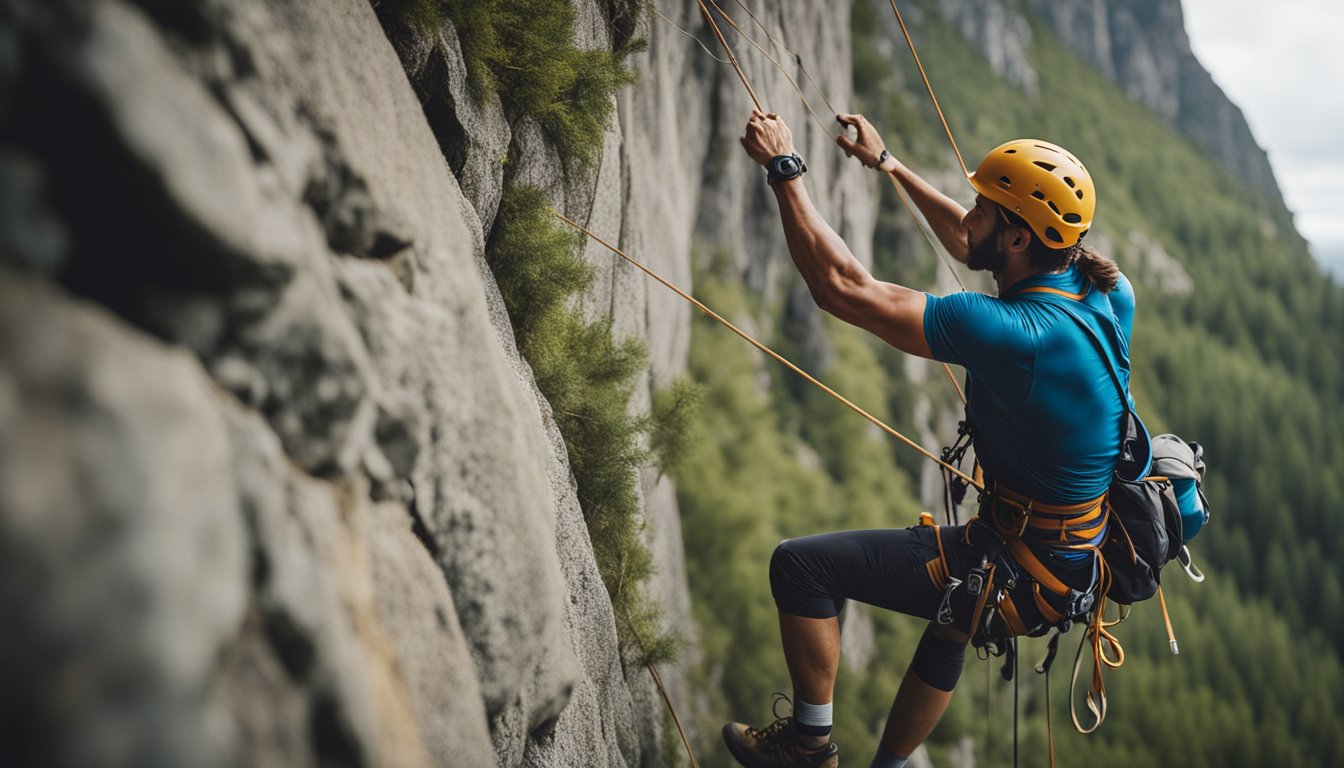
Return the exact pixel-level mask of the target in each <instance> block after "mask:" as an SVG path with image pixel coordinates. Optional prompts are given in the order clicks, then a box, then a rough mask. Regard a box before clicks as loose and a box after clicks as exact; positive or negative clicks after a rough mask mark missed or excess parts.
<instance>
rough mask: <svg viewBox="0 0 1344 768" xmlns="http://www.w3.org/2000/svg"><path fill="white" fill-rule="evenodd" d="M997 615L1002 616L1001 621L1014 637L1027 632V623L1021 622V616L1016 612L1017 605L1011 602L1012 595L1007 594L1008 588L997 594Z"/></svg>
mask: <svg viewBox="0 0 1344 768" xmlns="http://www.w3.org/2000/svg"><path fill="white" fill-rule="evenodd" d="M999 615H1000V616H1002V617H1003V623H1004V624H1005V625H1007V627H1008V631H1009V632H1012V633H1013V636H1014V637H1018V636H1021V635H1025V634H1027V625H1026V624H1023V623H1022V616H1021V615H1020V614H1019V613H1018V612H1017V605H1016V604H1015V603H1014V602H1013V596H1012V595H1010V594H1008V590H1004V591H1003V594H1002V595H1000V596H999Z"/></svg>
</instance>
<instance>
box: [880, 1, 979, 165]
mask: <svg viewBox="0 0 1344 768" xmlns="http://www.w3.org/2000/svg"><path fill="white" fill-rule="evenodd" d="M887 2H889V3H891V10H892V11H894V12H895V13H896V21H897V23H899V24H900V25H901V32H902V33H903V34H904V35H905V44H906V45H908V46H910V55H911V56H913V57H915V66H916V67H918V68H919V76H920V77H922V78H923V79H924V88H925V89H927V90H928V92H929V99H930V100H932V101H933V108H934V110H935V111H936V112H937V113H938V119H939V120H941V121H942V123H943V131H944V132H945V133H946V134H947V140H948V142H949V143H950V144H951V145H952V151H953V152H955V153H956V154H957V164H958V165H960V166H961V173H962V175H963V176H965V177H966V178H968V179H969V178H970V177H971V173H970V171H967V170H966V161H965V160H962V159H961V150H960V149H958V148H957V140H956V139H954V138H952V129H951V128H948V127H947V118H945V117H943V108H942V107H940V106H938V97H937V96H935V95H933V86H932V85H931V84H930V83H929V76H928V75H926V74H925V73H924V65H923V64H921V63H920V61H919V54H918V53H917V52H915V41H914V40H911V39H910V30H908V29H906V28H905V19H904V18H902V17H901V11H900V9H899V8H897V7H896V0H887Z"/></svg>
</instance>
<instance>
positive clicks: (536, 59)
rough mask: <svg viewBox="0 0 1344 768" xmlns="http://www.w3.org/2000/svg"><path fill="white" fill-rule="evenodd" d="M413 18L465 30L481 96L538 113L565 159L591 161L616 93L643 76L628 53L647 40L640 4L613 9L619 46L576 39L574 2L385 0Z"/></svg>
mask: <svg viewBox="0 0 1344 768" xmlns="http://www.w3.org/2000/svg"><path fill="white" fill-rule="evenodd" d="M385 2H391V3H396V7H397V9H398V11H399V13H400V15H401V17H402V18H403V20H405V21H406V22H407V23H408V24H410V25H412V26H414V27H417V28H418V29H420V30H422V31H423V32H426V33H433V32H436V31H437V30H438V29H439V28H440V27H441V26H442V24H443V22H444V21H445V20H446V21H451V22H452V23H453V26H455V27H456V28H457V37H458V40H459V41H461V45H462V58H463V59H464V60H465V61H466V65H467V77H468V79H469V80H470V83H471V90H472V92H473V93H474V94H475V95H476V97H477V98H481V97H483V96H484V95H485V94H487V93H498V94H499V96H500V98H501V99H502V100H503V102H504V106H505V108H506V109H507V110H508V111H509V112H510V115H511V116H514V117H516V116H520V115H531V116H533V117H536V118H537V120H538V122H540V123H541V126H542V128H543V129H545V131H546V133H547V135H548V136H549V137H550V139H551V140H552V141H554V142H555V144H556V147H557V148H558V149H559V150H560V155H561V157H562V158H564V159H566V160H569V159H573V160H578V161H580V162H587V161H590V160H592V159H593V157H594V155H595V154H596V150H597V148H598V147H600V146H601V143H602V132H603V131H604V130H605V129H606V126H607V121H608V120H609V119H610V117H611V111H612V107H613V106H614V103H613V101H612V98H611V97H612V94H614V93H615V92H616V91H617V90H618V89H619V88H620V87H621V86H624V85H629V84H630V83H633V82H634V81H635V74H634V72H633V71H632V70H630V69H629V68H627V67H626V66H625V64H624V60H625V57H626V55H628V54H629V53H632V52H634V51H636V50H639V49H640V48H641V47H642V46H643V45H644V41H643V40H642V39H639V38H633V37H631V34H630V31H631V30H633V26H634V25H633V22H632V21H631V19H632V18H635V17H637V16H638V9H637V8H636V7H634V6H633V5H627V4H620V3H613V4H612V7H611V8H609V9H608V10H607V12H608V13H610V14H612V16H613V18H612V20H611V22H612V25H613V32H614V33H615V34H614V36H615V37H616V38H617V39H616V45H617V46H618V48H617V49H616V50H604V49H583V48H579V47H577V46H576V45H575V44H574V22H575V12H574V7H573V6H572V5H571V4H570V2H568V0H385Z"/></svg>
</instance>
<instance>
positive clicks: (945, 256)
mask: <svg viewBox="0 0 1344 768" xmlns="http://www.w3.org/2000/svg"><path fill="white" fill-rule="evenodd" d="M886 177H887V178H888V179H890V180H891V186H892V187H893V188H895V190H896V196H897V197H899V198H900V199H901V204H902V205H904V206H905V210H906V212H907V213H909V214H910V218H911V219H913V220H914V222H915V229H918V230H919V233H920V234H921V235H923V236H924V241H925V242H927V243H928V244H929V248H931V249H933V255H934V256H935V257H936V258H937V259H938V260H939V261H941V262H943V264H944V265H945V266H946V267H947V271H948V272H951V273H952V279H953V280H956V281H957V285H959V286H961V290H963V291H964V290H966V284H965V283H963V282H962V281H961V275H960V274H958V273H957V269H956V267H954V266H952V254H950V253H947V251H946V249H943V248H939V247H938V246H937V245H934V242H933V238H932V237H930V236H929V233H928V231H927V230H925V229H924V225H923V224H921V223H920V222H919V216H918V215H917V214H916V213H915V209H914V208H912V207H911V205H910V201H909V200H907V199H906V197H905V190H903V189H901V183H900V182H899V181H897V180H896V176H895V174H891V173H888V174H886Z"/></svg>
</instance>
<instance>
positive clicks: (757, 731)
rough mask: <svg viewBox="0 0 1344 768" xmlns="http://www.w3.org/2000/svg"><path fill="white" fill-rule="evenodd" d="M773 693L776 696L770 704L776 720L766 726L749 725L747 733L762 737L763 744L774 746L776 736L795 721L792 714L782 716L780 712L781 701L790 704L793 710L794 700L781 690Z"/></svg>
mask: <svg viewBox="0 0 1344 768" xmlns="http://www.w3.org/2000/svg"><path fill="white" fill-rule="evenodd" d="M772 695H773V696H774V697H775V700H774V701H773V702H772V703H771V704H770V714H772V715H774V717H775V722H773V723H771V724H769V725H767V726H766V727H764V728H753V727H751V726H747V735H749V736H751V737H752V738H755V739H760V740H761V741H762V742H763V744H762V746H774V745H775V744H776V742H775V739H776V737H778V736H779V734H780V733H782V732H783V731H784V729H785V728H788V727H789V726H790V725H791V724H792V723H793V716H792V715H791V714H790V715H786V716H782V717H781V716H780V714H779V703H780V702H781V701H782V702H784V703H785V704H788V705H789V711H790V712H792V711H793V700H792V699H790V698H789V697H788V696H786V695H784V694H783V693H780V692H779V691H775V693H774V694H772Z"/></svg>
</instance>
